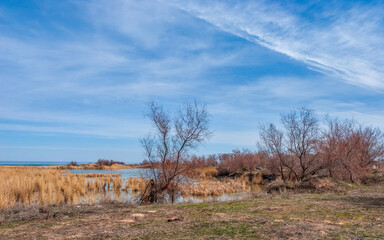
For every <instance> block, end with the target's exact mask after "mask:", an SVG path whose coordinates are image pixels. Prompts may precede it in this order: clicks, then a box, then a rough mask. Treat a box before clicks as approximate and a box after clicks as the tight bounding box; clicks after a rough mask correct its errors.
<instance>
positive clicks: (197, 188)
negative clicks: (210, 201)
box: [180, 179, 250, 196]
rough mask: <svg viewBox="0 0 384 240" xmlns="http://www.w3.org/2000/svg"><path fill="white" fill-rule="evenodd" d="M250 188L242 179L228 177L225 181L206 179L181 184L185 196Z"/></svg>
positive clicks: (211, 194)
mask: <svg viewBox="0 0 384 240" xmlns="http://www.w3.org/2000/svg"><path fill="white" fill-rule="evenodd" d="M249 190H250V188H249V186H247V182H246V181H244V180H241V179H226V180H223V181H212V180H204V181H201V182H197V183H193V184H190V183H184V184H181V185H180V192H181V194H182V195H184V196H188V195H192V196H220V195H223V194H228V193H235V192H245V191H249Z"/></svg>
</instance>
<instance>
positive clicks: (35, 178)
mask: <svg viewBox="0 0 384 240" xmlns="http://www.w3.org/2000/svg"><path fill="white" fill-rule="evenodd" d="M0 179H1V184H0V209H6V208H11V207H14V206H49V205H60V204H73V205H77V204H84V203H95V202H102V201H111V200H119V197H120V194H121V192H124V191H125V192H129V191H133V192H136V191H143V190H144V188H145V185H146V182H147V181H146V180H144V179H139V178H128V179H122V178H121V175H119V174H73V173H68V172H66V171H61V170H54V169H50V168H45V167H6V166H3V167H1V168H0ZM121 201H124V199H121Z"/></svg>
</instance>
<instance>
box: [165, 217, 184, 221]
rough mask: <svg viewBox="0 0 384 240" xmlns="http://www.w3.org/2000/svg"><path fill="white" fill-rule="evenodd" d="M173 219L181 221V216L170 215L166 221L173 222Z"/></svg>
mask: <svg viewBox="0 0 384 240" xmlns="http://www.w3.org/2000/svg"><path fill="white" fill-rule="evenodd" d="M174 221H181V218H179V217H171V218H169V219H168V222H174Z"/></svg>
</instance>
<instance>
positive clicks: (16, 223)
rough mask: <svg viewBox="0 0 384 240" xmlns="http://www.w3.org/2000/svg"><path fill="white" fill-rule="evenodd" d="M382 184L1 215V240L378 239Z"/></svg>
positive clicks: (383, 214) (382, 224) (383, 210)
mask: <svg viewBox="0 0 384 240" xmlns="http://www.w3.org/2000/svg"><path fill="white" fill-rule="evenodd" d="M383 219H384V188H383V185H380V184H379V185H378V184H376V185H370V186H364V185H361V186H358V185H353V188H349V187H345V188H344V190H343V192H336V193H321V194H318V193H310V194H308V193H305V194H304V193H298V194H290V193H286V194H266V195H261V196H259V197H257V198H253V199H248V200H243V201H233V202H213V203H200V204H180V205H178V204H176V205H158V204H155V205H144V206H138V205H127V204H121V203H118V202H105V203H103V204H93V205H81V206H72V205H61V206H50V207H47V208H46V211H40V210H39V209H38V208H18V209H15V208H13V209H12V210H11V209H10V210H6V211H0V239H383V238H384V231H383V229H384V220H383Z"/></svg>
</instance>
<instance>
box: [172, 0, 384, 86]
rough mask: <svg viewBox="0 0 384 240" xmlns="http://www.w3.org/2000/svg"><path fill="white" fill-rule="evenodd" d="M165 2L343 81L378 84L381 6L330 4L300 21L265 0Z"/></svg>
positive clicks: (383, 78)
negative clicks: (315, 14)
mask: <svg viewBox="0 0 384 240" xmlns="http://www.w3.org/2000/svg"><path fill="white" fill-rule="evenodd" d="M165 2H172V3H173V4H174V5H175V6H177V7H179V8H181V9H183V10H185V11H187V12H189V13H190V14H191V15H193V16H196V17H198V18H201V19H204V20H206V21H207V22H209V23H212V24H213V25H215V26H217V27H219V28H221V29H222V30H224V31H228V32H230V33H232V34H235V35H238V36H240V37H243V38H245V39H248V40H249V41H251V42H255V43H258V44H261V45H263V46H265V47H268V48H270V49H272V50H274V51H277V52H280V53H283V54H285V55H288V56H290V57H292V58H294V59H297V60H300V61H302V62H304V63H306V64H308V65H310V66H312V68H314V69H318V70H320V71H325V72H326V73H328V74H330V75H334V76H338V77H339V78H342V79H344V80H345V81H347V82H349V83H352V84H356V85H359V86H365V87H370V88H380V89H383V88H384V70H383V68H382V66H383V65H384V57H383V56H384V46H383V44H382V43H383V41H384V36H383V34H382V25H383V23H384V21H383V20H384V17H383V16H384V7H383V6H369V5H368V6H359V5H357V4H355V5H354V6H352V7H350V6H344V8H343V9H341V8H340V9H339V8H338V6H332V3H330V4H329V6H328V7H327V8H325V9H324V10H320V9H319V12H318V13H317V15H319V16H312V17H313V19H314V20H306V19H305V18H304V17H302V16H300V15H299V14H297V13H293V12H292V9H291V10H290V9H289V8H283V7H282V6H279V5H277V4H273V3H270V2H268V1H257V2H254V1H241V2H236V3H233V2H230V3H228V2H224V1H184V0H183V1H178V0H174V1H164V3H165ZM333 4H335V3H333ZM304 11H305V10H304Z"/></svg>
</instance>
